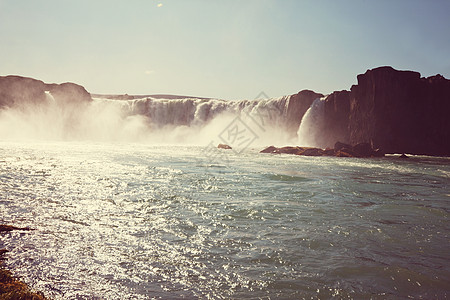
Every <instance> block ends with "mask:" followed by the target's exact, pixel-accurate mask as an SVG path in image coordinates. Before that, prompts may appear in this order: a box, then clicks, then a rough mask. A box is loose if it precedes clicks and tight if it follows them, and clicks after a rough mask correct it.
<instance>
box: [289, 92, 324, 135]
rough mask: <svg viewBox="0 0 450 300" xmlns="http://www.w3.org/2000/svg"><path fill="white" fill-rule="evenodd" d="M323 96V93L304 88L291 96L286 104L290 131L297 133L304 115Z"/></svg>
mask: <svg viewBox="0 0 450 300" xmlns="http://www.w3.org/2000/svg"><path fill="white" fill-rule="evenodd" d="M321 97H323V95H322V94H318V93H315V92H313V91H310V90H303V91H300V92H298V93H297V94H295V95H291V96H290V97H289V102H288V103H287V106H286V110H287V112H286V124H287V130H288V132H289V133H292V134H294V135H295V134H297V130H298V127H299V126H300V122H301V121H302V117H303V115H304V114H305V113H306V111H307V110H308V108H309V107H310V106H311V104H312V103H313V102H314V100H316V99H317V98H321Z"/></svg>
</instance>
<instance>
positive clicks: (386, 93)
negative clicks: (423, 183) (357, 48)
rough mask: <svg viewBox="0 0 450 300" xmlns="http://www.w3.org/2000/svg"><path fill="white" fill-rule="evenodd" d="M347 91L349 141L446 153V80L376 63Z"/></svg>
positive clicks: (449, 130)
mask: <svg viewBox="0 0 450 300" xmlns="http://www.w3.org/2000/svg"><path fill="white" fill-rule="evenodd" d="M357 78H358V84H357V85H354V86H352V88H351V91H350V111H349V118H348V122H349V123H348V130H349V142H350V143H351V144H357V143H362V142H368V143H370V144H371V145H372V146H373V147H374V148H381V149H383V151H385V152H386V153H411V154H428V155H450V117H449V116H450V80H447V79H445V78H443V77H442V76H440V75H436V76H432V77H429V78H421V77H420V74H419V73H417V72H411V71H398V70H395V69H393V68H391V67H380V68H376V69H373V70H368V71H367V72H366V73H365V74H362V75H358V77H357Z"/></svg>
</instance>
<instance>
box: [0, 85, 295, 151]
mask: <svg viewBox="0 0 450 300" xmlns="http://www.w3.org/2000/svg"><path fill="white" fill-rule="evenodd" d="M288 102H289V96H285V97H280V98H273V99H266V100H242V101H225V100H218V99H199V98H185V99H156V98H151V97H148V98H143V99H135V100H112V99H102V98H94V99H93V101H92V102H90V103H68V102H65V101H60V99H58V98H56V99H55V98H54V97H53V96H52V94H51V93H50V92H46V95H45V101H44V102H42V103H40V104H36V105H34V106H31V105H30V106H29V107H26V109H16V108H8V109H3V110H0V137H2V138H13V139H23V138H24V139H44V140H47V139H51V140H60V139H64V140H80V139H81V140H100V141H139V142H150V143H177V144H178V143H189V144H197V145H204V144H207V143H209V142H211V141H212V140H214V143H216V142H217V143H226V142H227V139H228V140H230V141H231V140H235V139H232V138H229V136H230V135H231V134H232V131H233V130H235V131H236V133H241V132H242V131H244V130H245V131H246V132H247V133H249V134H251V135H252V136H251V137H250V136H247V137H246V138H251V139H254V140H255V141H254V142H253V145H254V146H257V145H269V144H275V145H283V144H286V143H289V142H291V141H289V139H288V138H289V137H290V136H292V134H288V133H287V132H286V126H285V125H286V115H287V105H288ZM240 138H241V137H240ZM244 140H245V139H243V140H239V139H238V140H237V141H239V143H241V142H242V141H244Z"/></svg>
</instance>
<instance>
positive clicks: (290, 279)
mask: <svg viewBox="0 0 450 300" xmlns="http://www.w3.org/2000/svg"><path fill="white" fill-rule="evenodd" d="M258 150H260V149H248V150H246V151H243V152H242V153H240V154H237V153H234V152H233V151H232V150H218V149H212V148H211V149H205V148H204V147H194V146H192V147H189V146H152V145H146V144H112V143H104V144H96V143H88V142H86V143H81V142H77V143H70V142H58V143H56V142H55V143H36V144H30V143H18V142H17V143H14V142H0V209H1V210H0V221H1V222H2V223H7V224H11V225H15V226H21V227H23V226H29V227H32V228H34V229H35V230H34V231H12V232H10V233H3V234H1V235H0V248H7V249H8V250H9V251H10V252H9V254H8V255H7V257H8V259H7V261H6V265H7V266H8V268H9V269H11V270H12V272H13V273H14V274H15V275H17V276H18V277H19V278H21V279H22V280H23V281H24V282H26V283H28V284H29V285H30V286H31V287H32V288H33V289H35V290H40V291H42V292H43V293H44V294H45V295H47V296H49V297H51V298H54V299H153V298H155V299H159V298H162V299H180V298H187V299H192V298H194V299H195V298H200V299H238V298H246V299H299V298H300V299H301V298H308V299H310V298H314V299H315V298H320V299H326V298H330V297H333V296H336V297H337V298H355V299H369V298H374V299H377V298H379V299H386V298H388V299H398V298H414V299H444V298H446V297H448V296H449V295H450V236H449V235H450V223H449V216H450V214H449V213H450V159H448V158H430V157H419V156H414V157H411V158H409V159H403V160H402V159H399V158H398V157H395V156H388V157H385V158H378V159H358V158H336V157H300V156H289V155H270V154H260V153H258Z"/></svg>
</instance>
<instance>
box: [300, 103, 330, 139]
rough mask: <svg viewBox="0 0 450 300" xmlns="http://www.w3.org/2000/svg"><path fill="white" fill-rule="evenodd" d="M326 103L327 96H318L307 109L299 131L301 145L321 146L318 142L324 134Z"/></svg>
mask: <svg viewBox="0 0 450 300" xmlns="http://www.w3.org/2000/svg"><path fill="white" fill-rule="evenodd" d="M324 104H325V97H324V98H317V99H316V100H314V102H313V103H312V104H311V106H310V107H309V109H308V110H307V111H306V113H305V115H304V116H303V118H302V121H301V122H300V126H299V128H298V131H297V136H298V142H299V145H301V146H307V147H321V145H319V144H318V141H317V138H318V136H319V135H320V134H322V132H323V129H324V128H323V124H324V122H323V120H324Z"/></svg>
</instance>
